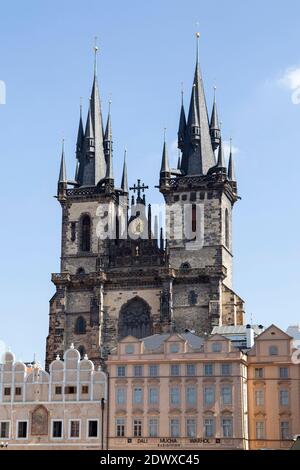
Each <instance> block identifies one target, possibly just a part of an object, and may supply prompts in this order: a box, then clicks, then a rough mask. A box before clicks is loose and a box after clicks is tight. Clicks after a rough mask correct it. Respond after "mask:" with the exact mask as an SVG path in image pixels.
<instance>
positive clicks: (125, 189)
mask: <svg viewBox="0 0 300 470" xmlns="http://www.w3.org/2000/svg"><path fill="white" fill-rule="evenodd" d="M126 156H127V150H126V149H125V151H124V163H123V173H122V181H121V189H122V191H123V192H124V193H128V179H127V163H126Z"/></svg>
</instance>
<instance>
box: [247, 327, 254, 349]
mask: <svg viewBox="0 0 300 470" xmlns="http://www.w3.org/2000/svg"><path fill="white" fill-rule="evenodd" d="M246 345H247V348H252V346H253V345H254V330H253V328H252V326H251V325H249V324H248V325H246Z"/></svg>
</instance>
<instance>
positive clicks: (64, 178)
mask: <svg viewBox="0 0 300 470" xmlns="http://www.w3.org/2000/svg"><path fill="white" fill-rule="evenodd" d="M58 183H67V173H66V162H65V141H64V139H63V141H62V151H61V161H60V170H59V178H58Z"/></svg>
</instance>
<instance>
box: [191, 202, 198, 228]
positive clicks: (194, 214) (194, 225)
mask: <svg viewBox="0 0 300 470" xmlns="http://www.w3.org/2000/svg"><path fill="white" fill-rule="evenodd" d="M196 228H197V206H196V204H192V232H193V233H195V232H196Z"/></svg>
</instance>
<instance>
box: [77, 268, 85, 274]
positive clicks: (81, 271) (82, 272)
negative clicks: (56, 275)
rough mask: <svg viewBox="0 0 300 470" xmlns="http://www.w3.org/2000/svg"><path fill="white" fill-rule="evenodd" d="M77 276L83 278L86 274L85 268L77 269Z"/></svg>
mask: <svg viewBox="0 0 300 470" xmlns="http://www.w3.org/2000/svg"><path fill="white" fill-rule="evenodd" d="M77 274H79V276H83V275H84V274H85V270H84V268H78V269H77Z"/></svg>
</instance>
